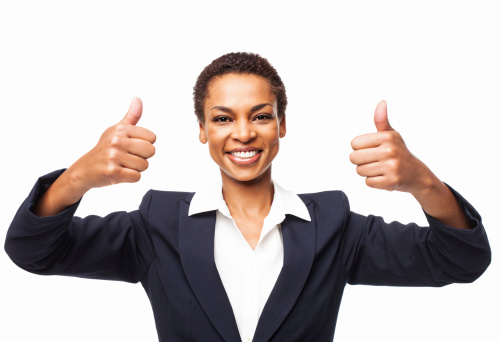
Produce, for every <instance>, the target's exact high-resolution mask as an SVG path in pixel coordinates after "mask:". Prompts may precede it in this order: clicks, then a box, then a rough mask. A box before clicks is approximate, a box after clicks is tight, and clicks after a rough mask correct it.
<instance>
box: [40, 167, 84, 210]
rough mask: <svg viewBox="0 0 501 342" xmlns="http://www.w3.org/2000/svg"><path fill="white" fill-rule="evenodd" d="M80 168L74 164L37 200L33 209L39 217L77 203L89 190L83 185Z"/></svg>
mask: <svg viewBox="0 0 501 342" xmlns="http://www.w3.org/2000/svg"><path fill="white" fill-rule="evenodd" d="M77 171H78V168H76V167H75V165H73V166H72V167H70V168H69V169H68V170H66V171H65V172H63V173H62V174H61V175H60V176H59V177H58V178H57V179H56V181H55V182H54V183H53V184H52V185H51V186H50V187H49V188H48V189H47V191H45V193H44V194H43V195H42V196H41V197H40V198H39V199H38V200H37V201H36V202H35V204H34V206H33V208H32V211H33V213H34V214H35V215H36V216H38V217H46V216H54V215H57V214H59V213H61V212H62V211H64V210H65V209H67V208H69V207H70V206H72V205H73V204H75V203H77V202H78V201H79V200H80V199H81V198H82V196H83V195H84V194H85V193H86V192H87V191H88V190H89V189H88V188H86V187H85V186H83V185H82V182H81V178H80V176H79V175H78V172H77Z"/></svg>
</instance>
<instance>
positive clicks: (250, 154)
mask: <svg viewBox="0 0 501 342" xmlns="http://www.w3.org/2000/svg"><path fill="white" fill-rule="evenodd" d="M259 152H261V151H258V150H254V151H247V152H228V153H229V154H231V155H232V156H233V157H235V158H239V159H247V158H252V157H254V156H255V155H256V154H257V153H259Z"/></svg>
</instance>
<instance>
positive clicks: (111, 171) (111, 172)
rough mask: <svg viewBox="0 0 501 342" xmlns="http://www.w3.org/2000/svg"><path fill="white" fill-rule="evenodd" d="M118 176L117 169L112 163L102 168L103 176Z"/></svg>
mask: <svg viewBox="0 0 501 342" xmlns="http://www.w3.org/2000/svg"><path fill="white" fill-rule="evenodd" d="M118 174H119V168H118V167H117V166H116V165H115V164H113V163H109V164H108V165H106V167H105V168H104V175H105V176H107V177H110V178H115V177H117V175H118Z"/></svg>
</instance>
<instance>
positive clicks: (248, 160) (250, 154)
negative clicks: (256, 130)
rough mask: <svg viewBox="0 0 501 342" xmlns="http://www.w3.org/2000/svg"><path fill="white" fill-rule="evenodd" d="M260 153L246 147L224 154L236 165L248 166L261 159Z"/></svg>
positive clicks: (257, 150) (255, 149)
mask: <svg viewBox="0 0 501 342" xmlns="http://www.w3.org/2000/svg"><path fill="white" fill-rule="evenodd" d="M262 152H263V151H262V150H259V149H257V148H254V147H246V148H237V149H233V150H231V151H229V152H226V156H227V157H228V158H229V159H230V160H231V161H232V162H233V163H235V164H237V165H249V164H252V163H254V162H256V161H257V160H258V159H259V158H260V157H261V154H262Z"/></svg>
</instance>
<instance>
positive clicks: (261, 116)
mask: <svg viewBox="0 0 501 342" xmlns="http://www.w3.org/2000/svg"><path fill="white" fill-rule="evenodd" d="M269 119H271V115H269V114H258V115H256V117H255V118H254V120H258V121H263V120H269Z"/></svg>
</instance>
